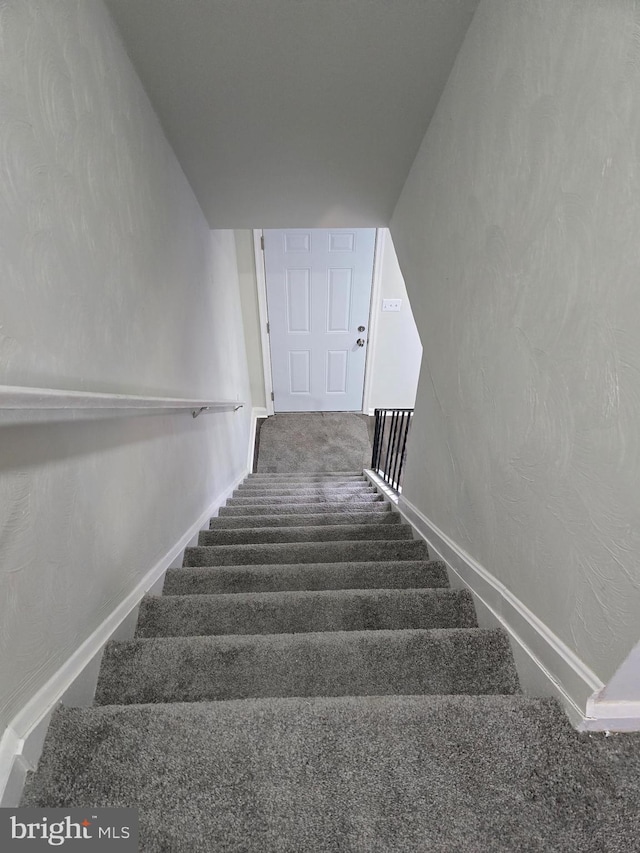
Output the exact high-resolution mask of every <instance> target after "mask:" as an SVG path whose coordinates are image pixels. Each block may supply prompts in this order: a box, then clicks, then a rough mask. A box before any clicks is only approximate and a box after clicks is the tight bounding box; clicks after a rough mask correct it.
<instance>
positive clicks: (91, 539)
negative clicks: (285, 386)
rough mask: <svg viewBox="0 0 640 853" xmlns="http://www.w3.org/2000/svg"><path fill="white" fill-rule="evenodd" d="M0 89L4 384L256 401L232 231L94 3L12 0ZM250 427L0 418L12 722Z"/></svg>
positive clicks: (183, 518)
mask: <svg viewBox="0 0 640 853" xmlns="http://www.w3.org/2000/svg"><path fill="white" fill-rule="evenodd" d="M0 103H1V105H2V107H1V110H0V281H1V282H2V287H1V290H0V384H8V385H30V386H48V387H53V388H70V389H78V390H82V389H85V390H91V391H113V392H121V393H136V394H150V395H165V394H166V395H172V396H192V395H194V396H200V395H202V396H203V397H208V398H216V397H225V398H228V397H232V398H235V397H236V394H239V395H240V397H241V398H245V399H246V398H247V396H248V380H247V375H246V357H245V353H244V340H243V335H242V325H241V319H240V310H239V300H238V292H237V291H238V279H237V267H236V259H235V242H234V238H233V232H213V234H212V233H211V232H210V231H209V229H208V227H207V225H206V223H205V220H204V218H203V216H202V213H201V211H200V209H199V207H198V204H197V203H196V201H195V198H194V196H193V193H192V192H191V189H190V187H189V185H188V184H187V182H186V180H185V178H184V175H183V174H182V171H181V169H180V167H179V166H178V164H177V162H176V160H175V158H174V156H173V154H172V152H171V149H170V148H169V146H168V144H167V142H166V141H165V139H164V137H163V135H162V132H161V130H160V127H159V124H158V122H157V120H156V118H155V116H154V114H153V111H152V109H151V107H150V105H149V102H148V100H147V98H146V96H145V94H144V92H143V89H142V87H141V85H140V83H139V81H138V79H137V77H136V75H135V73H134V71H133V69H132V67H131V65H130V63H129V61H128V59H127V57H126V55H125V53H124V50H123V49H122V47H121V43H120V39H119V37H118V36H117V34H116V32H115V29H114V28H113V26H112V24H111V21H110V19H109V17H108V15H107V13H106V11H105V9H104V7H103V6H102V4H101V3H100V2H98V0H3V2H0ZM5 420H6V419H5ZM247 436H248V423H247V414H246V412H240V413H238V414H236V415H232V414H211V415H206V416H202V417H200V418H198V419H197V420H195V421H194V420H193V419H192V418H191V417H190V416H189V415H188V414H185V415H171V416H151V415H147V416H144V417H119V418H115V419H112V420H108V419H101V420H96V421H92V422H86V421H84V422H73V423H57V424H42V423H30V424H24V425H21V426H18V425H8V424H7V423H4V424H3V425H1V426H0V686H1V689H0V731H1V730H2V728H4V725H6V723H7V721H8V720H9V719H11V717H12V716H13V715H14V714H15V713H16V712H17V711H18V710H19V709H20V707H21V706H22V705H23V704H24V702H25V701H26V700H27V699H28V698H29V697H30V696H31V695H32V694H33V693H34V692H35V691H36V690H37V689H38V687H40V686H41V685H42V684H43V682H44V681H45V680H46V679H47V678H48V677H49V676H51V674H52V673H53V672H55V670H56V669H57V668H58V667H59V666H60V665H61V663H62V662H63V661H64V660H65V659H66V658H67V657H68V656H69V655H70V654H71V652H73V651H74V650H75V649H76V648H77V647H78V645H79V644H80V643H81V641H82V640H84V639H85V638H86V637H87V636H88V635H89V634H90V633H91V632H92V631H93V630H94V629H95V628H96V626H97V625H98V624H99V623H100V622H101V621H102V620H103V619H104V617H105V616H106V615H107V614H108V613H109V612H110V611H111V610H112V609H113V608H114V606H115V605H117V604H118V603H119V602H120V601H121V600H122V599H123V598H124V597H125V596H126V595H127V593H128V592H129V591H130V590H131V588H132V587H133V586H134V585H135V583H136V582H137V581H138V580H139V579H140V577H142V576H143V575H144V574H145V573H146V572H147V571H148V570H149V569H150V568H151V567H152V566H153V564H154V563H155V562H156V561H157V560H158V559H159V558H161V557H162V556H163V555H164V554H165V553H166V552H167V551H168V550H169V549H170V548H171V546H172V545H173V544H174V543H175V542H176V541H177V539H178V538H179V537H180V536H181V535H182V534H183V533H184V532H185V531H186V530H187V529H188V527H189V526H190V525H191V524H192V523H193V522H194V521H195V520H196V519H197V518H198V516H199V515H200V514H201V513H202V511H203V510H204V509H205V508H206V507H207V506H208V505H209V503H210V501H212V500H213V499H214V498H215V497H216V496H217V495H218V494H219V493H220V492H222V491H223V490H224V488H226V487H227V486H228V485H229V484H230V483H231V482H232V481H233V480H234V479H235V478H236V477H237V476H239V475H240V474H241V473H242V470H243V466H244V461H245V459H246V450H247V448H246V442H247Z"/></svg>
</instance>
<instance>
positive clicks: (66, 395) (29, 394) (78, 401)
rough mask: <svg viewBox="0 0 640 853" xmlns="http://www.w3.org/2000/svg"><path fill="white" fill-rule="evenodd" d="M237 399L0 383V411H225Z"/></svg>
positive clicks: (237, 405)
mask: <svg viewBox="0 0 640 853" xmlns="http://www.w3.org/2000/svg"><path fill="white" fill-rule="evenodd" d="M243 405H244V403H241V402H239V401H238V400H203V399H201V398H197V399H194V398H182V397H137V396H134V395H131V394H103V393H99V392H95V391H64V390H61V389H56V388H29V387H23V386H19V385H0V411H14V412H15V411H42V410H49V411H69V412H70V411H96V410H101V411H109V410H112V411H120V412H127V411H147V412H153V411H154V410H158V411H161V410H165V411H166V410H167V409H170V410H174V411H176V412H178V411H190V412H191V413H192V414H193V417H194V418H195V417H197V416H198V415H199V414H200V413H201V412H213V411H228V410H231V409H233V410H236V409H240V408H242V406H243Z"/></svg>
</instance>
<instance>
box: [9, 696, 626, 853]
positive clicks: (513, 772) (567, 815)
mask: <svg viewBox="0 0 640 853" xmlns="http://www.w3.org/2000/svg"><path fill="white" fill-rule="evenodd" d="M639 763H640V741H638V740H637V739H636V740H629V739H628V738H615V737H611V738H606V739H605V738H604V737H602V736H595V737H589V736H587V735H584V734H579V733H577V732H575V731H574V730H573V729H572V728H571V726H570V725H569V723H568V722H567V720H566V718H565V716H564V714H563V713H562V711H561V710H560V709H559V707H558V706H557V705H556V704H555V702H553V701H552V700H548V699H530V698H526V697H524V696H509V697H505V696H486V697H477V696H444V697H443V696H381V697H379V696H376V697H356V698H353V697H345V698H320V699H297V698H295V699H263V700H245V701H237V702H220V703H214V704H211V703H202V704H200V703H199V704H192V705H183V704H176V705H136V706H128V707H118V706H108V707H104V708H61V709H59V710H58V711H57V712H56V713H55V714H54V717H53V720H52V723H51V726H50V728H49V734H48V736H47V740H46V742H45V747H44V752H43V755H42V758H41V761H40V764H39V767H38V770H37V772H36V773H35V774H30V777H29V780H28V782H27V786H26V789H25V792H24V796H23V800H22V805H23V806H37V807H39V808H46V807H58V808H71V807H74V806H75V807H90V806H95V807H101V806H107V807H109V806H111V807H114V806H132V807H136V808H138V809H139V810H140V831H141V836H140V848H139V849H140V850H141V851H143V853H163V851H169V850H170V851H174V853H189V851H215V853H240V851H243V853H275V851H279V853H298V851H305V853H327V851H338V850H344V851H384V853H424V851H429V853H475V851H487V853H513V851H520V850H522V851H531V852H532V853H533V851H536V853H552V851H553V853H559V852H560V851H580V853H604V851H610V853H613V851H632V850H636V849H637V841H638V838H637V814H638V809H639V807H640V800H639V797H638V784H637V778H636V774H637V767H638V764H639ZM634 767H635V772H634V771H633V768H634Z"/></svg>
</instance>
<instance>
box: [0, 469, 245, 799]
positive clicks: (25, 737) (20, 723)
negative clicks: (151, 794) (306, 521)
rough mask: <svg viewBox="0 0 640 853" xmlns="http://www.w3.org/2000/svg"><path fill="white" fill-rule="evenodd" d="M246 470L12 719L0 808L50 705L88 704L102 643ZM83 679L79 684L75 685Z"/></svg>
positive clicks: (33, 760)
mask: <svg viewBox="0 0 640 853" xmlns="http://www.w3.org/2000/svg"><path fill="white" fill-rule="evenodd" d="M246 474H247V472H246V471H245V472H243V474H242V476H241V477H239V478H238V479H236V480H235V481H234V482H233V483H232V485H230V486H229V487H228V488H227V489H225V491H224V492H223V493H222V494H220V495H218V496H217V497H216V498H215V500H213V501H212V502H211V504H210V505H209V506H208V507H207V509H206V510H205V511H204V512H203V513H202V514H201V515H200V517H199V518H198V519H197V521H195V522H194V523H193V524H192V525H191V526H190V527H189V529H188V530H187V531H185V533H184V534H183V535H182V536H181V537H180V539H179V540H178V541H177V542H176V543H175V544H174V545H173V546H172V547H171V548H170V549H169V551H167V553H166V554H165V555H164V556H163V557H162V558H161V559H160V560H158V562H157V563H156V564H155V565H154V566H153V567H152V568H151V569H150V570H149V571H148V572H147V573H146V575H145V576H144V577H143V578H142V579H141V580H140V581H139V582H138V584H137V585H136V586H135V587H134V588H133V589H132V590H131V592H130V593H129V595H127V597H126V598H125V599H124V600H123V601H121V602H120V604H119V605H118V606H117V607H116V608H115V609H114V610H112V612H111V613H110V614H109V616H107V618H106V619H105V620H104V621H103V622H102V623H101V624H100V625H99V626H98V627H97V628H96V630H95V631H94V632H93V633H92V634H91V636H89V637H87V639H86V640H85V641H84V642H83V643H82V645H80V646H79V647H78V648H77V649H76V651H75V652H74V653H73V654H72V655H71V657H69V658H68V659H67V660H66V661H65V663H64V664H63V665H62V666H61V667H60V669H58V670H57V672H55V673H54V674H53V675H52V676H51V678H50V679H49V680H48V681H47V682H46V683H45V684H44V685H43V686H42V687H41V688H40V690H38V692H37V693H36V694H35V695H34V696H32V698H31V699H30V700H29V701H28V702H27V704H26V705H25V706H24V707H23V708H22V709H21V710H20V711H19V712H18V713H17V714H16V716H15V717H14V718H13V720H12V721H11V723H10V724H9V725H8V727H7V728H6V729H5V731H4V733H3V735H2V739H1V740H0V807H3V806H11V807H15V806H17V805H18V802H19V800H20V797H21V795H22V788H23V786H24V780H25V777H26V774H27V772H28V771H29V770H35V768H36V766H37V763H38V760H39V758H40V752H41V750H42V744H43V741H44V737H45V734H46V729H47V726H48V722H49V718H50V716H51V714H52V712H53V710H54V709H55V707H56V706H57V705H58V703H59V702H61V701H64V700H65V696H68V697H69V698H70V701H69V702H68V703H66V704H74V705H75V704H82V705H85V704H90V702H91V701H92V696H91V697H88V696H87V692H88V691H89V692H91V691H92V690H95V681H96V678H97V665H98V663H99V656H100V655H101V653H102V649H103V648H104V646H105V644H106V643H107V642H108V641H109V640H110V639H111V638H112V637H114V636H118V635H119V630H121V629H122V626H123V625H124V626H126V625H127V622H129V623H130V624H131V625H133V624H135V618H133V619H132V616H135V610H136V608H137V607H138V605H139V603H140V601H141V599H142V597H143V596H144V595H145V594H146V593H147V592H149V591H150V590H154V591H155V590H156V589H158V588H159V587H160V586H161V583H162V579H163V577H164V574H165V572H166V571H167V569H169V568H172V567H174V566H177V565H181V564H182V554H183V553H184V549H185V548H186V547H187V546H189V545H190V544H195V543H196V542H197V537H198V533H199V531H200V530H202V529H203V528H205V527H206V526H207V525H208V522H209V519H210V518H211V517H213V516H215V515H217V513H218V510H219V509H220V507H221V506H223V505H224V504H225V503H226V501H227V499H228V498H229V497H230V496H231V494H232V492H233V491H234V490H235V489H236V488H237V487H238V485H239V484H240V483H241V482H242V481H243V480H244V478H245V477H246ZM127 632H129V629H128V628H127ZM83 680H84V681H85V683H84V684H81V682H82V681H83ZM78 695H82V697H83V698H82V701H80V702H76V701H74V699H75V698H76V697H77V696H78Z"/></svg>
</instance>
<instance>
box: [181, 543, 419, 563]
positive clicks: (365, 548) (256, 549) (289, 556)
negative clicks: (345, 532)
mask: <svg viewBox="0 0 640 853" xmlns="http://www.w3.org/2000/svg"><path fill="white" fill-rule="evenodd" d="M427 559H428V553H427V546H426V545H425V543H424V542H422V541H419V540H417V539H412V540H398V541H386V540H384V539H381V540H379V541H377V542H366V541H362V542H360V541H358V542H349V541H341V542H272V543H269V544H267V545H205V546H200V545H198V546H196V547H194V548H187V549H186V550H185V553H184V563H183V565H185V566H249V565H252V564H254V565H262V564H267V563H270V564H274V563H339V562H350V563H353V562H368V561H371V560H427Z"/></svg>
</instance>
